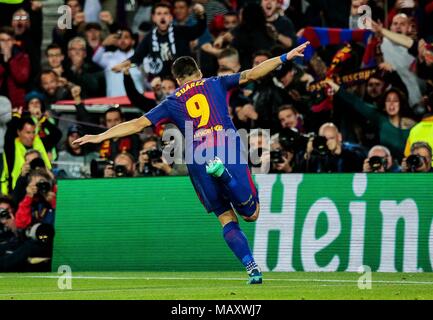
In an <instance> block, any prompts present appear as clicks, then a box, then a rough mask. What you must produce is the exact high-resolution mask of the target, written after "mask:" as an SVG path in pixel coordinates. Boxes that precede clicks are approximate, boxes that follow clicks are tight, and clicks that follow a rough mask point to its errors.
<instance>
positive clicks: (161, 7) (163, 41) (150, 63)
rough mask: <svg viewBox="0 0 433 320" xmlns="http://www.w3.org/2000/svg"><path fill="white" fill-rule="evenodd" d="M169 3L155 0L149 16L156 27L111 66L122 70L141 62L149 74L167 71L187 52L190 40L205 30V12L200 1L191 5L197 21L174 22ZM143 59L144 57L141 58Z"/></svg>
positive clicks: (117, 70) (160, 73) (160, 74)
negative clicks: (190, 23) (189, 22)
mask: <svg viewBox="0 0 433 320" xmlns="http://www.w3.org/2000/svg"><path fill="white" fill-rule="evenodd" d="M170 10H171V6H170V5H169V4H167V3H158V4H156V5H155V6H154V7H153V9H152V20H153V22H154V23H155V24H156V27H155V28H153V29H152V31H151V32H150V33H149V34H148V35H147V36H146V37H145V38H144V40H143V41H142V42H141V43H140V44H139V45H138V48H137V50H136V51H135V53H134V55H133V56H132V57H131V58H130V59H128V60H126V61H124V62H122V63H120V64H118V65H116V66H114V67H113V69H112V70H113V71H115V72H121V71H122V70H123V69H124V68H125V67H126V66H128V65H131V64H136V65H141V63H143V66H144V70H145V71H146V73H148V74H149V75H150V76H151V77H152V78H153V77H156V76H166V75H170V67H171V64H172V62H173V61H174V60H175V59H176V58H177V57H180V56H190V55H191V49H190V42H191V41H193V40H195V39H197V38H198V37H200V36H201V35H202V34H203V33H204V32H205V30H206V15H205V11H204V8H203V6H202V5H200V4H196V5H195V6H194V7H193V10H194V13H195V15H196V18H197V24H195V25H193V26H178V25H177V26H174V25H173V24H172V21H173V16H172V14H171V12H170ZM143 59H144V61H143Z"/></svg>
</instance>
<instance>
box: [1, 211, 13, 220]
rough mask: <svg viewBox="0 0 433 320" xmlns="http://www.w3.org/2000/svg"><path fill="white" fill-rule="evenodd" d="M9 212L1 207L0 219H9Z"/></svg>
mask: <svg viewBox="0 0 433 320" xmlns="http://www.w3.org/2000/svg"><path fill="white" fill-rule="evenodd" d="M10 217H11V214H10V212H9V211H8V210H7V209H4V208H1V209H0V220H1V219H10Z"/></svg>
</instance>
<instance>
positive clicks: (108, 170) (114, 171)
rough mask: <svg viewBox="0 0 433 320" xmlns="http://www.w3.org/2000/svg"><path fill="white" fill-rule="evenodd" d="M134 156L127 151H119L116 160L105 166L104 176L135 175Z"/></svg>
mask: <svg viewBox="0 0 433 320" xmlns="http://www.w3.org/2000/svg"><path fill="white" fill-rule="evenodd" d="M134 162H135V160H134V158H133V157H132V155H130V154H129V153H127V152H123V153H119V154H118V155H117V156H116V158H115V159H114V161H113V162H112V163H111V162H108V164H107V165H106V166H105V168H104V178H115V177H118V178H119V177H135V176H136V171H135V166H134Z"/></svg>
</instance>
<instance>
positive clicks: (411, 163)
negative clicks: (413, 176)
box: [406, 154, 424, 172]
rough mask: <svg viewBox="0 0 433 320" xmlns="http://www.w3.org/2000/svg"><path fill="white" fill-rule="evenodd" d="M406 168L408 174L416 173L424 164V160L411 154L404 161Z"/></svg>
mask: <svg viewBox="0 0 433 320" xmlns="http://www.w3.org/2000/svg"><path fill="white" fill-rule="evenodd" d="M406 163H407V166H408V168H409V171H410V172H416V170H417V169H419V168H421V167H422V165H423V164H424V158H423V157H421V156H418V155H416V154H413V155H411V156H409V157H407V159H406Z"/></svg>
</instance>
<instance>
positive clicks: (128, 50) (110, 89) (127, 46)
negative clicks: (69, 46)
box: [92, 28, 144, 97]
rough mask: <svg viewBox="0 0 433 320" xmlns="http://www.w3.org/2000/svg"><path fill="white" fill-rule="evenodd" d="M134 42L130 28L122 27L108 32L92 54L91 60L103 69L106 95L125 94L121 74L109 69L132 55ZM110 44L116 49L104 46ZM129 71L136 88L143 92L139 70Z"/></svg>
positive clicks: (132, 69)
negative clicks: (109, 49) (110, 49)
mask: <svg viewBox="0 0 433 320" xmlns="http://www.w3.org/2000/svg"><path fill="white" fill-rule="evenodd" d="M134 44H135V40H134V39H133V37H132V32H131V30H129V29H128V28H122V29H120V30H119V31H118V32H117V33H116V34H110V35H109V36H108V37H107V38H106V39H105V40H104V41H103V42H102V46H101V47H99V48H98V49H97V50H96V52H95V54H94V55H93V58H92V60H93V62H95V63H96V64H98V65H99V66H101V67H102V68H103V69H104V70H105V80H106V82H107V97H118V96H126V91H125V87H124V85H123V74H122V73H115V72H113V71H112V70H111V69H112V67H114V66H115V65H117V64H119V63H121V62H123V61H125V60H127V59H129V58H130V57H132V56H133V55H134V49H133V47H134ZM110 46H115V47H117V48H118V49H117V50H116V51H107V50H106V48H107V47H110ZM130 73H131V76H132V79H133V80H134V84H135V86H136V88H137V90H138V91H140V92H143V79H144V77H143V75H142V73H141V72H140V70H139V69H137V68H131V70H130Z"/></svg>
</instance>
